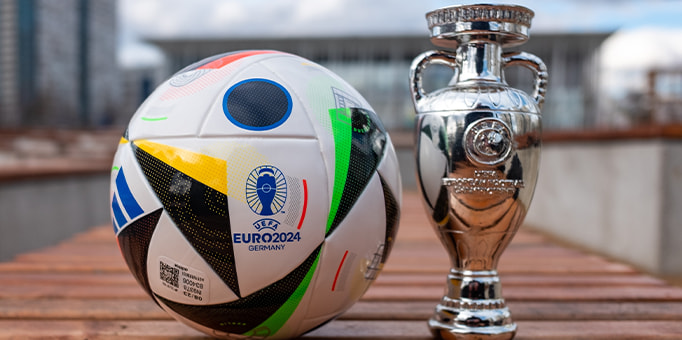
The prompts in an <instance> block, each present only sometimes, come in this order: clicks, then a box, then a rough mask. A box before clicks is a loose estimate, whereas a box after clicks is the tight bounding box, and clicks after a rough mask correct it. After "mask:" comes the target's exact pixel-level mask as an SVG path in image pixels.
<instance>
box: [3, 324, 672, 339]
mask: <svg viewBox="0 0 682 340" xmlns="http://www.w3.org/2000/svg"><path fill="white" fill-rule="evenodd" d="M518 327H519V329H518V332H517V336H516V337H515V339H516V340H582V339H585V340H607V339H608V340H611V339H619V340H647V339H669V340H672V339H677V340H679V339H680V334H682V323H680V322H669V321H568V322H554V321H521V322H518ZM114 337H117V338H124V339H207V338H208V337H206V336H205V335H203V334H202V333H199V332H197V331H195V330H193V329H191V328H189V327H187V326H184V325H182V324H180V323H179V322H175V321H170V320H168V321H108V320H104V321H89V320H86V321H75V320H66V321H64V320H54V321H44V320H39V321H35V320H20V321H17V320H0V339H45V338H59V339H84V338H98V339H101V338H114ZM302 338H303V339H308V340H322V339H337V340H343V339H354V340H359V339H411V340H430V339H432V336H431V334H430V332H429V331H428V329H427V327H426V325H425V324H424V322H419V321H380V322H376V321H344V320H336V321H333V322H331V323H329V324H327V325H325V326H323V327H321V328H319V329H317V330H314V331H313V332H311V333H309V334H307V335H305V336H303V337H302Z"/></svg>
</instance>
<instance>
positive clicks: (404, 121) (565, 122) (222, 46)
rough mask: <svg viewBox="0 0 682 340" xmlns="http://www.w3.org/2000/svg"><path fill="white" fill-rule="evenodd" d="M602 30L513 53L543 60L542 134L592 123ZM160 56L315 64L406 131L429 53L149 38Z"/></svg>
mask: <svg viewBox="0 0 682 340" xmlns="http://www.w3.org/2000/svg"><path fill="white" fill-rule="evenodd" d="M608 36H609V33H595V34H582V33H581V34H533V35H532V36H531V39H530V40H529V41H528V42H527V43H526V44H524V45H522V46H520V47H519V48H517V49H520V50H523V51H527V52H530V53H533V54H535V55H537V56H539V57H540V58H542V59H543V60H544V61H545V63H546V64H547V66H548V68H549V72H550V85H549V92H548V94H547V101H546V103H545V107H544V109H543V116H544V119H543V121H544V124H545V127H546V128H548V129H570V128H582V127H584V126H589V125H590V124H592V123H593V120H594V117H595V115H596V112H595V111H596V106H595V97H596V93H597V89H598V82H599V79H598V75H599V59H598V54H599V47H600V46H601V44H602V42H603V41H604V40H605V39H606V38H607V37H608ZM150 42H151V43H152V44H154V45H156V46H158V47H160V48H161V49H162V50H163V52H164V53H165V54H166V57H167V59H168V60H167V63H166V64H167V65H166V68H167V69H166V72H165V73H166V75H167V76H169V75H171V74H172V73H174V72H176V71H178V70H180V69H182V68H183V67H184V66H186V65H189V64H191V63H193V62H195V61H197V60H200V59H202V58H205V57H208V56H211V55H215V54H219V53H224V52H227V51H237V50H245V49H275V50H280V51H285V52H290V53H294V54H297V55H300V56H303V57H306V58H308V59H311V60H313V61H315V62H318V63H320V64H322V65H324V66H326V67H328V68H329V69H331V70H333V71H334V72H336V73H338V74H339V75H340V76H341V77H343V78H344V79H345V80H347V81H348V82H349V83H350V84H352V85H353V86H354V87H356V88H357V89H358V91H360V93H362V94H363V96H364V97H365V98H366V99H367V100H368V101H369V102H370V104H371V105H372V107H373V108H374V109H375V110H376V111H377V113H378V114H379V115H380V116H381V118H382V120H383V121H384V124H385V125H386V126H387V128H389V129H393V130H395V129H410V128H411V127H412V123H413V120H414V109H413V107H412V102H411V99H410V93H409V85H408V83H409V82H408V72H409V68H410V64H411V63H412V60H413V59H414V58H415V57H416V56H417V55H419V54H420V53H422V52H424V51H427V50H431V49H434V48H435V46H433V45H432V44H431V43H430V41H429V39H428V36H376V37H306V38H285V39H282V38H277V39H260V38H253V39H191V40H183V39H153V40H150ZM505 73H506V76H507V81H508V82H509V83H510V84H512V86H515V87H520V88H522V89H525V90H528V91H531V90H532V84H533V83H534V80H533V78H532V76H531V72H530V71H528V70H525V69H521V68H516V69H511V68H510V69H508V70H506V72H505ZM451 76H452V71H450V70H448V69H445V70H443V69H438V68H437V67H436V66H434V70H433V71H431V72H427V74H426V75H425V87H426V88H427V90H428V89H435V88H438V87H442V86H445V85H446V84H447V83H448V81H449V79H450V77H451Z"/></svg>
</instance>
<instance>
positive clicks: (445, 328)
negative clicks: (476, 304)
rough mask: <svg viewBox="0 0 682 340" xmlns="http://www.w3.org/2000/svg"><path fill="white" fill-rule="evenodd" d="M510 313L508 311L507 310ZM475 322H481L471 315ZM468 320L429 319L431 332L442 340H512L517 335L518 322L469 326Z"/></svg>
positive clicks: (470, 317)
mask: <svg viewBox="0 0 682 340" xmlns="http://www.w3.org/2000/svg"><path fill="white" fill-rule="evenodd" d="M507 314H508V312H507ZM469 319H471V320H472V321H473V322H474V323H475V322H479V321H480V320H478V318H477V317H475V316H473V315H471V316H469ZM466 322H467V321H466V320H460V321H458V322H454V323H453V322H447V323H446V322H443V321H440V320H438V318H437V317H433V318H431V319H430V320H429V328H430V329H431V334H433V336H434V337H435V338H436V339H442V340H511V339H512V338H514V335H516V324H514V323H510V324H506V325H503V326H482V327H481V326H467V325H466Z"/></svg>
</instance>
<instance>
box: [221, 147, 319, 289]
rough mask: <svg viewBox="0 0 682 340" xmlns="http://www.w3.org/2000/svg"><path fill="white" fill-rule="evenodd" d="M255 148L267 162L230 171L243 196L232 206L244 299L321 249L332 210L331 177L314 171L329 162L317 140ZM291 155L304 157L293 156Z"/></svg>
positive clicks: (317, 170)
mask: <svg viewBox="0 0 682 340" xmlns="http://www.w3.org/2000/svg"><path fill="white" fill-rule="evenodd" d="M240 141H241V142H244V143H246V142H247V140H246V139H244V140H240ZM250 144H251V146H252V147H253V148H254V150H256V151H257V152H258V153H260V154H262V155H264V156H265V157H264V159H263V160H262V161H263V163H260V164H252V165H251V167H243V168H241V169H237V168H236V167H235V168H232V167H231V168H230V169H231V172H232V175H233V176H232V177H233V178H234V180H235V181H237V183H239V184H240V185H241V193H242V196H238V195H233V193H232V192H231V193H230V200H229V206H230V220H231V225H232V229H231V231H232V237H233V243H234V252H235V260H236V262H237V275H238V277H239V284H240V291H241V292H242V294H243V295H248V294H249V293H251V292H253V291H256V290H259V289H261V288H263V287H265V286H267V285H268V284H270V283H271V282H274V281H276V280H279V279H281V278H282V277H284V276H285V275H287V273H288V272H289V271H290V270H293V269H294V268H295V267H297V266H298V265H299V264H300V263H302V262H303V261H304V260H305V259H306V258H307V257H308V255H309V254H310V253H311V252H312V251H313V250H314V249H315V248H317V247H318V246H319V245H320V244H322V242H323V241H324V225H325V222H326V218H325V217H326V212H327V211H329V193H328V192H327V181H328V180H327V176H326V174H325V173H324V172H323V171H320V167H318V166H312V165H314V164H323V163H324V159H323V158H322V155H321V154H320V152H319V145H318V143H317V141H316V140H312V139H285V138H280V139H258V140H255V139H252V140H251V142H250ZM292 150H295V153H296V154H297V155H300V156H298V157H292ZM232 169H234V170H232ZM264 206H266V207H267V209H265V208H264ZM282 259H287V260H286V261H282Z"/></svg>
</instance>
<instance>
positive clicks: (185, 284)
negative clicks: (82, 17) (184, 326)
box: [159, 256, 209, 302]
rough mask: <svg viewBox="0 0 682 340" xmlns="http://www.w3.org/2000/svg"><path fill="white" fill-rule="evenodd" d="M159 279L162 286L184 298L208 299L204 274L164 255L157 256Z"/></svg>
mask: <svg viewBox="0 0 682 340" xmlns="http://www.w3.org/2000/svg"><path fill="white" fill-rule="evenodd" d="M159 279H160V280H161V283H162V284H163V286H164V287H166V288H168V289H170V290H172V291H174V292H176V293H178V294H182V296H184V297H185V298H188V299H191V300H194V301H197V302H203V301H206V300H208V296H209V281H208V278H207V277H206V275H205V274H204V273H203V272H201V271H199V270H196V269H194V268H191V267H189V266H186V265H183V264H181V263H178V262H177V261H175V260H173V259H171V258H168V257H165V256H160V257H159Z"/></svg>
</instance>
